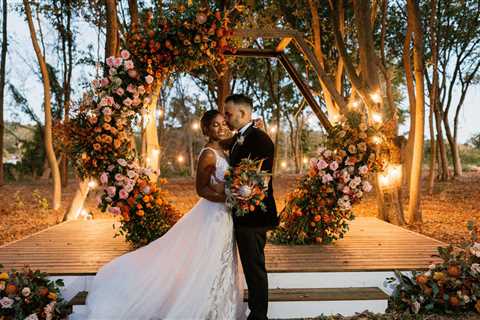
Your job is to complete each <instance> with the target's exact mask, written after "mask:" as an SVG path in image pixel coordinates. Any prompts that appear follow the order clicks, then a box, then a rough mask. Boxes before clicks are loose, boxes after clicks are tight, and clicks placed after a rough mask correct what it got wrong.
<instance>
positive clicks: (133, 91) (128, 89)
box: [127, 83, 137, 93]
mask: <svg viewBox="0 0 480 320" xmlns="http://www.w3.org/2000/svg"><path fill="white" fill-rule="evenodd" d="M127 91H128V92H130V93H135V92H137V89H136V88H135V86H134V85H133V84H131V83H130V84H129V85H128V86H127Z"/></svg>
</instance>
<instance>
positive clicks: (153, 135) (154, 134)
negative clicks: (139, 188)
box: [144, 81, 162, 181]
mask: <svg viewBox="0 0 480 320" xmlns="http://www.w3.org/2000/svg"><path fill="white" fill-rule="evenodd" d="M161 88H162V83H160V82H159V81H156V83H155V87H154V90H153V93H152V101H151V102H150V103H149V104H148V106H147V108H146V109H147V113H146V114H145V117H146V118H147V125H146V127H145V134H144V136H145V151H146V154H147V157H148V159H149V161H148V166H149V167H150V168H152V169H153V171H155V172H153V173H152V174H151V175H150V180H152V181H157V178H158V171H159V169H160V161H159V155H160V145H159V143H158V131H157V118H156V116H155V114H156V111H157V104H158V97H159V95H160V90H161Z"/></svg>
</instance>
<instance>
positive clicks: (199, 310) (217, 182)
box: [87, 110, 245, 320]
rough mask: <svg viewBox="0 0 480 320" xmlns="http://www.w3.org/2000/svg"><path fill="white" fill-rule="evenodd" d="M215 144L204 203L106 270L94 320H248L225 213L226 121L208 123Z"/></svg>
mask: <svg viewBox="0 0 480 320" xmlns="http://www.w3.org/2000/svg"><path fill="white" fill-rule="evenodd" d="M201 125H202V130H203V133H204V134H205V135H206V136H207V137H208V140H209V141H208V143H207V144H206V146H205V148H204V149H202V151H201V152H200V156H199V161H198V168H197V175H196V190H197V193H198V195H199V196H200V197H201V198H202V199H200V200H199V201H198V203H197V204H196V205H195V206H194V207H193V208H192V210H190V212H188V213H187V214H185V216H184V217H183V218H182V219H180V220H179V221H178V222H177V223H176V224H175V225H174V226H173V227H172V229H170V230H169V232H167V233H166V234H165V235H164V236H163V237H162V238H160V239H157V240H156V241H153V242H152V243H150V244H149V245H147V246H145V247H143V248H140V249H138V250H136V251H133V252H130V253H127V254H125V255H123V256H121V257H118V258H116V259H114V260H113V261H111V262H110V263H108V264H106V265H105V266H103V267H102V268H101V269H100V270H99V271H98V273H97V275H96V276H95V278H94V280H93V284H92V286H91V290H90V292H89V294H88V298H87V308H88V316H87V319H91V320H109V319H112V320H113V319H115V320H120V319H125V320H127V319H128V320H154V319H155V320H157V319H222V320H223V319H243V318H245V309H244V308H245V304H244V303H243V293H242V292H243V290H242V286H241V284H242V283H243V280H242V279H241V278H240V276H241V272H239V270H238V263H237V248H236V246H235V241H234V236H233V222H232V217H231V215H230V214H229V213H228V212H227V210H226V207H225V192H224V188H225V185H224V173H225V170H227V168H228V162H227V160H226V155H225V152H224V150H223V149H222V148H221V147H220V141H221V140H224V139H226V138H228V136H229V131H228V130H229V129H228V127H227V124H226V122H225V119H224V118H223V116H222V114H221V113H220V112H218V111H216V110H210V111H207V112H205V114H204V115H203V117H202V119H201Z"/></svg>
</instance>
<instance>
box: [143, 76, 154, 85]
mask: <svg viewBox="0 0 480 320" xmlns="http://www.w3.org/2000/svg"><path fill="white" fill-rule="evenodd" d="M145 82H146V83H148V84H152V82H153V77H152V76H151V75H148V76H146V77H145Z"/></svg>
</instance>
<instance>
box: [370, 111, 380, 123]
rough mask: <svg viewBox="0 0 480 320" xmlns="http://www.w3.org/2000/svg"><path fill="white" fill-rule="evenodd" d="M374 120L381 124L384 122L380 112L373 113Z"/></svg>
mask: <svg viewBox="0 0 480 320" xmlns="http://www.w3.org/2000/svg"><path fill="white" fill-rule="evenodd" d="M372 120H373V122H376V123H380V122H382V115H381V114H380V113H378V112H374V113H372Z"/></svg>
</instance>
